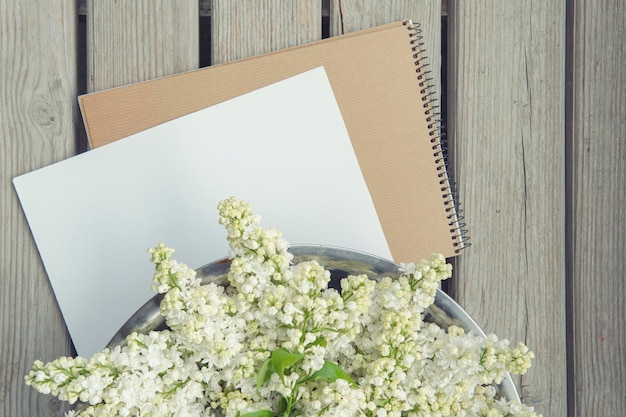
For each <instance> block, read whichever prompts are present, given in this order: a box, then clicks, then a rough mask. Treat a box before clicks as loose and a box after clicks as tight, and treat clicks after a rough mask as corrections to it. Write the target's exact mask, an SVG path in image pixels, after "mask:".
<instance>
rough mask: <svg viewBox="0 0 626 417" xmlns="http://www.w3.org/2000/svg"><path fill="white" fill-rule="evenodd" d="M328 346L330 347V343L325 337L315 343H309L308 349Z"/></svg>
mask: <svg viewBox="0 0 626 417" xmlns="http://www.w3.org/2000/svg"><path fill="white" fill-rule="evenodd" d="M326 345H328V342H327V341H326V339H324V338H323V337H318V338H317V339H315V341H313V342H311V343H309V344H308V345H307V347H311V346H321V347H326Z"/></svg>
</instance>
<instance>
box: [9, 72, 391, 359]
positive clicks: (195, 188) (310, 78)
mask: <svg viewBox="0 0 626 417" xmlns="http://www.w3.org/2000/svg"><path fill="white" fill-rule="evenodd" d="M14 185H15V188H16V190H17V192H18V195H19V199H20V201H21V204H22V207H23V210H24V212H25V214H26V217H27V220H28V223H29V225H30V228H31V231H32V233H33V236H34V238H35V242H36V244H37V247H38V249H39V252H40V255H41V257H42V260H43V263H44V265H45V268H46V271H47V273H48V276H49V278H50V282H51V284H52V287H53V289H54V292H55V295H56V297H57V300H58V302H59V306H60V308H61V311H62V313H63V316H64V318H65V321H66V323H67V326H68V329H69V332H70V335H71V337H72V339H73V341H74V344H75V347H76V350H77V352H78V354H80V355H82V356H91V355H92V354H94V353H96V352H98V351H100V350H101V349H102V348H103V347H104V346H105V345H106V344H107V343H108V341H109V340H110V339H111V337H112V336H113V335H114V334H115V332H117V330H118V329H119V328H120V327H121V325H122V324H123V323H124V322H125V321H126V320H127V319H128V318H129V317H130V316H131V315H132V314H133V313H134V312H135V311H136V310H137V309H138V308H139V307H141V306H142V305H143V304H144V303H145V302H146V301H147V300H148V299H149V298H150V297H152V296H153V295H154V294H153V293H152V292H151V290H150V282H151V278H152V273H153V270H154V266H153V265H152V264H150V263H149V255H148V253H147V249H148V248H149V247H153V246H155V245H156V244H158V243H159V242H164V243H165V244H166V245H167V246H171V247H174V248H175V249H176V252H175V254H174V258H175V259H177V260H179V261H181V262H184V263H186V264H188V265H189V266H190V267H193V268H198V267H200V266H202V265H205V264H207V263H209V262H211V261H214V260H216V259H219V258H222V257H224V256H226V255H227V254H228V246H227V243H226V232H225V231H224V230H223V228H222V226H220V225H219V224H218V213H217V208H216V206H217V203H218V202H219V201H220V200H222V199H224V198H228V197H230V196H236V197H237V198H239V199H242V200H246V201H248V202H250V203H251V204H252V207H253V209H254V210H255V212H257V213H259V214H261V215H262V226H263V227H270V226H271V227H276V228H278V229H279V230H281V231H282V232H283V236H284V237H285V238H286V239H287V240H288V241H290V242H291V243H292V244H298V243H300V244H304V243H310V244H325V245H334V246H341V247H348V248H352V249H357V250H361V251H365V252H369V253H372V254H376V255H379V256H382V257H385V258H387V259H391V253H390V251H389V248H388V246H387V243H386V241H385V238H384V235H383V231H382V228H381V226H380V223H379V221H378V217H377V215H376V211H375V209H374V205H373V202H372V199H371V197H370V194H369V192H368V189H367V186H366V184H365V181H364V179H363V177H362V175H361V171H360V169H359V166H358V162H357V160H356V157H355V154H354V151H353V149H352V146H351V143H350V139H349V137H348V133H347V131H346V128H345V126H344V124H343V119H342V118H341V114H340V111H339V108H338V107H337V103H336V101H335V98H334V95H333V92H332V89H331V86H330V84H329V82H328V79H327V77H326V73H325V71H324V69H323V68H321V67H320V68H317V69H314V70H311V71H308V72H306V73H303V74H300V75H298V76H295V77H292V78H289V79H287V80H285V81H282V82H279V83H276V84H273V85H270V86H268V87H265V88H262V89H260V90H257V91H254V92H251V93H249V94H246V95H243V96H240V97H237V98H235V99H232V100H229V101H227V102H224V103H221V104H219V105H216V106H213V107H210V108H207V109H204V110H201V111H199V112H196V113H193V114H190V115H187V116H184V117H181V118H179V119H176V120H173V121H171V122H168V123H165V124H163V125H160V126H157V127H154V128H152V129H149V130H146V131H144V132H141V133H138V134H135V135H133V136H130V137H128V138H126V139H123V140H120V141H117V142H115V143H112V144H110V145H107V146H104V147H101V148H98V149H95V150H92V151H89V152H86V153H83V154H80V155H77V156H75V157H73V158H70V159H67V160H65V161H62V162H59V163H57V164H54V165H51V166H48V167H45V168H42V169H40V170H37V171H33V172H31V173H28V174H25V175H22V176H20V177H17V178H15V179H14Z"/></svg>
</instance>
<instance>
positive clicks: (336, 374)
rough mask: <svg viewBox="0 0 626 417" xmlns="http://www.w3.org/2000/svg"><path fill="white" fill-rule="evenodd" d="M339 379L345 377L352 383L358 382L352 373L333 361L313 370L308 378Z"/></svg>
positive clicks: (331, 380) (318, 379)
mask: <svg viewBox="0 0 626 417" xmlns="http://www.w3.org/2000/svg"><path fill="white" fill-rule="evenodd" d="M338 379H344V380H346V381H348V382H349V383H350V385H356V382H354V380H353V379H352V377H351V376H350V375H348V373H347V372H346V371H344V370H343V369H341V368H340V367H339V366H338V365H335V364H334V363H332V362H328V361H326V362H324V366H322V368H321V369H319V370H317V371H315V372H313V373H312V374H311V376H310V377H308V378H307V380H313V381H320V380H321V381H328V382H333V381H336V380H338Z"/></svg>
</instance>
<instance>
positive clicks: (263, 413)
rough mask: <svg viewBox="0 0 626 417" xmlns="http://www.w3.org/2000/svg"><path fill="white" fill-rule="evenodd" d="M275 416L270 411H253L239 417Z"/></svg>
mask: <svg viewBox="0 0 626 417" xmlns="http://www.w3.org/2000/svg"><path fill="white" fill-rule="evenodd" d="M274 415H275V414H274V412H273V411H270V410H259V411H251V412H249V413H244V414H239V417H273V416H274Z"/></svg>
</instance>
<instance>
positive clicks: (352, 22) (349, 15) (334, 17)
mask: <svg viewBox="0 0 626 417" xmlns="http://www.w3.org/2000/svg"><path fill="white" fill-rule="evenodd" d="M441 7H442V6H441V0H392V1H388V0H387V1H385V0H376V1H372V0H330V10H329V14H330V35H331V36H337V35H341V34H344V33H350V32H356V31H358V30H362V29H367V28H370V27H373V26H378V25H384V24H386V23H391V22H395V21H397V20H403V19H411V20H412V21H413V22H414V23H416V24H419V25H420V27H421V31H422V36H423V42H424V50H425V53H424V57H425V58H426V60H425V62H426V63H427V64H428V65H429V67H430V68H429V70H430V71H432V73H431V74H430V76H431V77H432V78H433V81H432V85H433V89H432V91H433V92H435V93H436V95H435V96H434V97H436V98H437V100H439V97H438V96H439V95H440V94H442V90H441V52H440V51H441Z"/></svg>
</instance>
